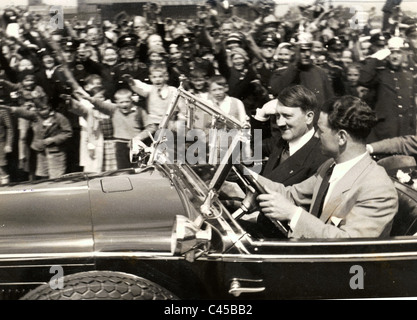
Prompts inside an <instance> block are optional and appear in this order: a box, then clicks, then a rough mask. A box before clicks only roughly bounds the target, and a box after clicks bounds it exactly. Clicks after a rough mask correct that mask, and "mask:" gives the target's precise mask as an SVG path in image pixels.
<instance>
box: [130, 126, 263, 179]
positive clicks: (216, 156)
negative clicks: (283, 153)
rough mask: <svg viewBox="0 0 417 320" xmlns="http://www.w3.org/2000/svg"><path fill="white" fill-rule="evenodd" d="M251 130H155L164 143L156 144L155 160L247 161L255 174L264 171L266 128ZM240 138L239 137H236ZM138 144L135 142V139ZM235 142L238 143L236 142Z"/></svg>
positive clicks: (178, 161) (224, 162) (189, 161)
mask: <svg viewBox="0 0 417 320" xmlns="http://www.w3.org/2000/svg"><path fill="white" fill-rule="evenodd" d="M250 134H251V133H250V129H243V130H238V129H232V130H229V131H225V130H219V129H208V130H203V129H191V130H188V131H187V132H186V131H185V128H184V127H181V126H178V127H177V129H176V130H175V131H171V130H169V129H160V130H158V131H157V132H156V133H155V137H159V139H160V141H161V143H159V144H158V145H157V146H156V152H155V154H156V157H155V159H154V160H155V161H156V162H160V163H166V164H173V163H174V162H176V163H188V164H190V165H195V164H211V165H217V164H226V163H227V162H229V161H232V164H239V163H243V164H245V165H246V166H247V167H248V168H249V169H251V170H252V171H253V172H254V173H260V170H261V166H260V165H258V164H259V163H260V161H261V160H262V130H260V129H255V130H253V136H252V141H253V143H252V147H251V142H250V141H251V139H250ZM235 139H236V140H235ZM133 143H134V141H133ZM233 143H235V145H233Z"/></svg>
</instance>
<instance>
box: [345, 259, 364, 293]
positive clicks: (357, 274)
mask: <svg viewBox="0 0 417 320" xmlns="http://www.w3.org/2000/svg"><path fill="white" fill-rule="evenodd" d="M349 273H350V274H353V276H352V277H351V278H350V281H349V286H350V288H351V289H352V290H358V289H359V290H363V289H364V287H365V272H364V270H363V268H362V266H360V265H357V264H355V265H353V266H351V267H350V270H349Z"/></svg>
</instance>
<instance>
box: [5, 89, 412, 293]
mask: <svg viewBox="0 0 417 320" xmlns="http://www.w3.org/2000/svg"><path fill="white" fill-rule="evenodd" d="M181 99H182V100H184V101H185V103H186V104H185V105H186V108H185V109H186V110H187V112H188V115H189V116H190V114H191V113H192V112H194V111H195V110H194V108H198V109H199V110H203V111H204V112H206V113H208V114H209V115H210V116H211V117H213V119H215V121H213V123H214V122H216V121H217V122H219V123H221V124H222V125H224V126H227V127H230V128H234V129H236V128H237V129H239V131H238V134H236V135H234V136H233V139H232V142H231V143H230V145H229V147H230V148H229V149H228V150H227V151H226V154H225V157H224V158H222V160H227V161H220V162H219V163H215V164H213V163H208V164H206V163H203V164H199V163H197V164H188V163H186V162H181V161H172V162H171V161H168V157H167V152H166V151H167V150H169V148H162V149H161V148H159V147H160V146H161V145H163V143H164V142H166V141H167V140H166V134H167V132H168V131H164V129H166V128H168V126H169V125H170V123H171V122H170V120H171V119H173V117H177V116H178V114H177V113H176V112H175V110H177V107H179V105H180V100H181ZM188 119H189V118H188ZM187 121H188V120H187ZM189 124H190V123H189V122H187V127H188V125H189ZM160 128H161V131H160V132H159V134H158V135H156V139H155V141H154V143H153V145H152V148H150V152H147V151H146V150H145V148H138V149H135V148H133V149H132V150H133V151H132V160H137V159H139V160H140V161H139V162H140V163H139V164H138V165H135V166H133V167H132V168H131V169H123V170H116V171H112V172H104V173H100V174H92V173H75V174H69V175H64V176H62V177H60V178H58V179H54V180H40V181H36V182H34V183H20V184H14V185H13V184H10V185H7V186H3V187H1V188H0V199H1V208H0V216H1V221H0V297H1V298H2V299H20V298H22V299H194V300H195V299H216V300H219V299H221V300H223V299H228V300H230V299H233V300H235V299H245V300H247V299H263V300H271V299H328V298H330V299H333V298H334V299H339V298H370V297H371V298H375V297H410V296H416V295H417V277H416V276H415V273H414V272H415V270H416V268H417V238H416V237H414V236H413V235H414V234H415V233H416V232H417V229H416V230H415V229H414V227H413V226H414V219H415V218H414V216H415V215H416V212H417V211H416V210H415V204H416V199H417V191H416V190H414V189H413V188H411V187H410V186H408V185H406V184H403V183H400V182H399V181H397V180H396V179H395V177H394V176H393V180H394V181H395V184H396V187H397V190H398V191H399V193H401V199H402V200H401V201H402V204H401V203H400V211H401V212H399V214H398V217H396V220H395V222H394V227H393V232H394V233H393V235H392V237H391V238H389V239H373V238H369V239H368V238H367V239H338V240H336V239H334V240H323V239H308V240H307V239H299V240H294V239H290V240H289V239H287V238H286V237H284V236H282V237H277V238H259V237H256V236H253V235H251V234H250V233H249V232H248V231H247V230H246V229H245V226H244V223H242V222H241V221H240V219H239V218H240V216H241V213H242V212H243V211H242V206H241V204H239V205H238V209H237V210H236V211H234V212H232V211H231V210H230V206H229V205H228V204H227V200H230V199H226V201H225V199H224V198H222V195H221V188H222V186H223V185H224V184H225V183H226V181H229V182H230V181H232V182H235V181H236V180H234V179H236V177H238V178H239V177H240V179H242V176H243V174H244V171H242V170H244V167H242V166H241V164H236V163H234V162H233V161H230V160H231V159H232V155H233V150H236V148H237V146H238V145H239V143H240V142H241V141H243V140H244V137H243V135H241V131H242V128H244V127H243V124H240V123H238V122H236V120H235V119H233V118H229V117H227V115H224V114H223V113H222V112H221V111H220V110H217V109H216V108H214V107H210V106H208V105H206V104H205V103H204V102H202V101H200V100H199V99H198V98H197V97H194V96H193V95H191V94H190V93H188V92H187V91H185V90H184V89H182V88H181V87H180V88H179V89H178V92H177V95H176V98H175V99H174V100H173V102H172V103H171V106H170V108H169V109H168V110H167V114H166V117H165V118H164V120H163V121H162V122H161V125H160ZM145 160H146V161H145ZM242 168H243V169H242ZM231 177H233V179H231ZM239 183H244V184H246V187H248V190H251V191H253V190H254V191H255V192H253V194H256V191H259V189H258V188H259V186H256V185H254V184H253V183H254V182H253V180H252V179H251V178H243V180H242V181H239ZM242 203H243V202H242ZM413 205H414V207H413ZM239 206H240V207H239ZM245 208H246V207H245ZM253 210H256V207H254V208H253ZM413 210H414V211H413ZM410 219H411V220H410ZM281 227H282V226H281ZM416 227H417V226H416Z"/></svg>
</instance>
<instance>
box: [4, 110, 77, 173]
mask: <svg viewBox="0 0 417 320" xmlns="http://www.w3.org/2000/svg"><path fill="white" fill-rule="evenodd" d="M1 108H2V109H9V110H11V112H13V113H14V114H15V115H16V116H17V117H19V118H24V119H27V120H29V121H31V126H32V129H33V140H32V143H31V144H30V147H31V148H32V149H33V150H34V151H35V152H36V171H35V175H36V177H37V178H50V179H53V178H58V177H60V176H61V175H63V174H65V171H66V152H65V148H64V142H66V141H67V140H68V139H69V138H71V136H72V127H71V124H70V122H69V120H68V119H67V118H66V117H65V116H64V115H62V114H61V113H59V112H55V111H52V108H51V107H50V105H49V104H47V103H45V104H42V105H37V106H36V108H35V109H30V110H28V109H26V108H21V107H9V106H1Z"/></svg>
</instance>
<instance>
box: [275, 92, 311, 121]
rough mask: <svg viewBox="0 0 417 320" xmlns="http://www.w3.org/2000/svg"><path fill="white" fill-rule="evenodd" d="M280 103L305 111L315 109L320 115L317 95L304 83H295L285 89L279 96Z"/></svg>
mask: <svg viewBox="0 0 417 320" xmlns="http://www.w3.org/2000/svg"><path fill="white" fill-rule="evenodd" d="M277 98H278V101H279V103H281V104H282V105H284V106H286V107H292V108H300V109H301V110H303V111H304V112H307V111H313V112H314V113H315V115H318V109H319V107H318V102H317V98H316V95H315V94H314V93H313V91H311V90H310V89H307V88H306V87H305V86H303V85H295V86H291V87H287V88H285V89H283V90H282V91H281V92H280V93H279V94H278V96H277Z"/></svg>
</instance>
